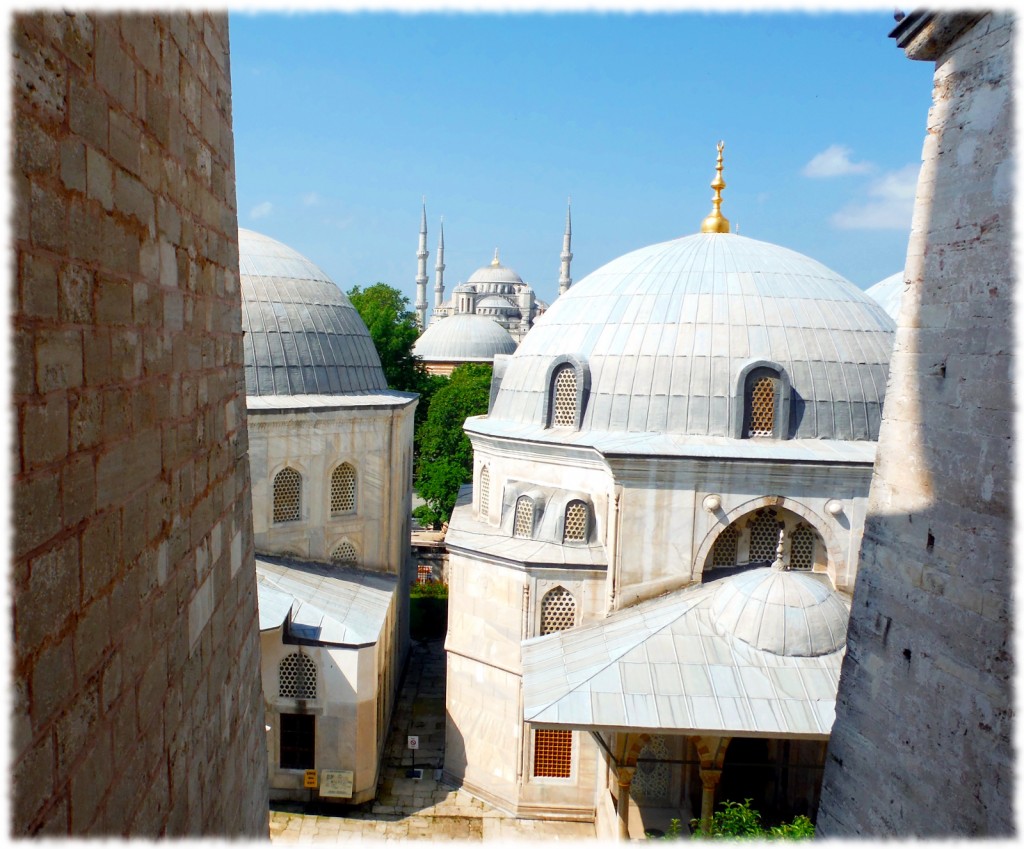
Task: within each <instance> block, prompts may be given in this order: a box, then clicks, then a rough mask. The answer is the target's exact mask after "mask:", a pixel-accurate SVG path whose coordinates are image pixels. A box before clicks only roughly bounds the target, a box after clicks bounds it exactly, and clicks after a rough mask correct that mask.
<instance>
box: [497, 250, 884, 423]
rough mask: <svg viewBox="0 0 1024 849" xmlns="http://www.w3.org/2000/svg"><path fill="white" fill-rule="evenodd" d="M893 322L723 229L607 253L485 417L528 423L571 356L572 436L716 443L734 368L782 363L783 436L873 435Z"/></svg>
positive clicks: (834, 279)
mask: <svg viewBox="0 0 1024 849" xmlns="http://www.w3.org/2000/svg"><path fill="white" fill-rule="evenodd" d="M893 329H894V324H893V321H892V319H891V318H890V317H889V316H888V315H887V314H886V313H885V311H884V310H883V309H882V308H881V307H880V306H879V305H878V304H877V303H876V302H875V301H873V300H872V299H870V298H868V297H867V296H866V295H865V294H864V293H863V292H862V291H861V290H860V289H858V288H857V287H856V286H854V285H853V284H852V283H850V282H849V281H848V280H845V279H844V278H843V277H841V276H840V275H838V274H836V273H835V272H833V271H830V270H829V269H828V268H826V267H825V266H824V265H822V264H821V263H819V262H816V261H815V260H812V259H810V258H808V257H805V256H803V255H801V254H798V253H796V252H794V251H791V250H787V249H786V248H782V247H779V246H777V245H771V244H767V243H765V242H758V241H755V240H753V239H748V238H746V237H743V236H738V235H735V234H730V233H709V234H705V233H698V234H696V235H692V236H687V237H684V238H681V239H676V240H674V241H671V242H663V243H661V244H657V245H652V246H650V247H647V248H642V249H641V250H638V251H634V252H632V253H629V254H626V255H625V256H622V257H619V258H618V259H616V260H613V261H612V262H610V263H608V264H607V265H605V266H603V267H602V268H599V269H598V270H597V271H595V272H593V273H592V274H590V275H588V276H587V277H586V278H584V279H583V280H581V281H580V282H579V283H577V284H575V285H574V286H573V287H572V288H571V289H570V290H569V291H568V292H566V293H565V294H564V295H562V296H560V297H559V298H558V299H557V300H556V301H555V302H554V303H553V304H552V305H551V308H550V309H549V310H547V312H545V313H544V315H543V316H542V317H541V318H540V319H538V320H537V322H536V323H535V324H534V326H533V329H532V330H531V331H530V332H529V334H527V336H526V337H525V338H524V340H523V342H522V344H520V346H519V349H518V350H517V351H516V353H515V354H514V355H513V356H512V357H511V358H510V359H509V362H508V367H507V369H506V372H505V375H504V377H503V379H502V383H501V389H500V391H499V392H498V394H497V397H496V398H495V402H494V405H493V407H492V410H491V413H490V415H491V416H492V417H493V418H495V419H502V420H505V421H508V422H518V423H525V422H541V420H542V416H543V410H544V404H545V397H546V394H547V392H548V390H549V387H548V386H547V380H548V373H549V368H550V367H551V366H552V364H553V363H554V362H555V361H556V360H557V359H558V358H559V357H561V356H564V355H573V356H575V357H576V358H577V359H578V360H581V361H584V362H585V363H586V365H587V367H588V368H589V372H590V390H589V396H588V398H587V401H586V409H585V413H584V416H583V421H582V429H584V430H594V431H606V432H619V433H623V432H655V433H657V432H661V433H673V434H691V435H717V436H729V435H730V434H731V432H732V426H733V424H732V423H733V420H734V415H735V413H736V411H735V410H734V404H735V403H736V402H735V399H734V395H735V394H736V385H737V381H738V378H739V374H740V372H741V370H742V369H743V368H744V366H746V365H748V364H750V363H752V362H755V361H760V360H766V361H771V362H774V363H777V364H779V365H780V366H782V367H783V368H784V369H785V370H786V372H787V374H788V376H789V379H790V381H791V384H792V388H793V392H794V398H795V403H794V405H793V408H792V409H793V412H792V414H791V426H792V428H791V430H792V434H791V435H793V436H794V437H796V438H817V439H854V440H876V439H877V438H878V426H879V423H880V421H881V407H882V400H883V397H884V394H885V384H886V375H887V371H888V363H889V355H890V351H891V349H892V336H893Z"/></svg>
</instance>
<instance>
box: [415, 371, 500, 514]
mask: <svg viewBox="0 0 1024 849" xmlns="http://www.w3.org/2000/svg"><path fill="white" fill-rule="evenodd" d="M490 392H491V367H490V365H486V364H478V363H467V364H466V365H461V366H459V367H458V368H457V369H455V371H453V372H452V374H451V377H450V378H449V379H448V381H447V383H446V384H445V385H443V386H441V387H440V388H439V389H437V390H436V392H435V393H434V396H433V398H432V399H431V400H430V406H429V409H428V411H427V417H426V420H425V421H424V422H423V424H422V426H421V427H420V429H419V432H418V434H417V444H418V453H419V457H418V461H417V469H416V492H417V493H418V494H419V496H420V498H422V499H423V501H424V502H425V504H424V505H423V506H421V507H417V508H416V511H415V515H416V518H418V519H419V520H420V521H421V522H423V523H424V524H428V525H433V526H435V527H436V526H438V525H441V524H442V523H444V522H447V521H448V519H449V518H450V517H451V514H452V510H453V509H454V507H455V501H456V499H457V498H458V495H459V488H460V487H461V486H462V485H463V484H464V483H467V482H469V481H471V480H472V479H473V448H472V446H471V445H470V442H469V439H468V438H467V437H466V434H465V433H464V432H463V430H462V425H463V424H464V423H465V421H466V419H467V418H469V417H470V416H479V415H482V414H484V413H486V412H487V404H488V400H489V398H490Z"/></svg>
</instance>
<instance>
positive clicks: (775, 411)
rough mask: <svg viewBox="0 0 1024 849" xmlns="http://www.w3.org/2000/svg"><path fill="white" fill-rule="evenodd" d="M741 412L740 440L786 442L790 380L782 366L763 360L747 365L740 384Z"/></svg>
mask: <svg viewBox="0 0 1024 849" xmlns="http://www.w3.org/2000/svg"><path fill="white" fill-rule="evenodd" d="M737 383H738V385H737V396H738V397H737V398H736V400H737V407H738V408H739V411H740V412H742V420H741V421H740V422H739V428H738V431H739V432H738V433H737V434H736V435H737V436H738V437H739V438H740V439H759V438H767V439H786V438H788V436H789V415H788V414H789V396H790V387H789V379H788V378H787V376H786V372H785V370H784V369H783V368H782V366H780V365H778V364H776V363H770V362H767V361H764V360H760V361H758V362H755V363H748V364H747V366H746V367H745V368H744V369H743V370H742V372H741V373H740V378H739V381H738V382H737Z"/></svg>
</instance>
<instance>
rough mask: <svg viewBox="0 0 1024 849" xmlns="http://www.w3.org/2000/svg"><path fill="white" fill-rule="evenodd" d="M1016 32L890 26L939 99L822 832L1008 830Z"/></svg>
mask: <svg viewBox="0 0 1024 849" xmlns="http://www.w3.org/2000/svg"><path fill="white" fill-rule="evenodd" d="M922 17H923V20H922ZM922 24H923V26H922ZM1012 29H1013V20H1012V18H1011V16H1009V15H1007V14H995V15H984V16H982V15H979V14H973V15H965V14H938V15H935V16H934V17H931V18H930V19H929V18H928V17H927V16H918V15H917V14H915V15H914V16H911V17H909V18H908V19H906V20H905V21H904V22H903V23H902V24H901V26H900V27H898V28H897V30H896V31H895V32H894V35H896V36H897V37H898V38H899V42H898V43H899V46H901V47H904V48H905V49H906V51H907V54H908V56H910V58H916V59H925V60H930V61H931V60H934V61H935V62H936V71H935V87H934V104H933V107H932V109H931V112H930V115H929V120H928V128H927V140H926V142H925V147H924V156H923V158H924V164H923V168H922V171H921V177H920V181H919V183H918V195H917V202H916V207H915V213H914V221H913V227H912V234H911V239H910V245H909V248H908V255H907V264H906V281H907V283H906V285H907V291H906V293H905V295H904V298H903V304H902V312H901V315H900V320H899V327H898V330H897V334H896V344H895V350H894V353H893V358H892V366H891V369H890V379H889V387H888V391H887V393H886V399H885V414H884V418H883V422H882V427H881V435H880V439H879V451H878V462H877V465H876V469H875V475H874V479H873V481H872V487H871V495H870V502H869V515H868V520H867V524H866V529H865V533H864V542H863V547H862V550H861V558H860V570H859V573H858V576H857V583H856V588H855V593H854V606H853V613H852V619H851V622H850V632H849V642H848V648H847V654H846V659H845V662H844V664H843V671H842V678H841V680H840V685H839V699H838V703H837V705H836V722H835V726H834V728H833V732H832V739H831V742H830V745H829V752H828V758H827V765H826V769H825V775H824V786H823V791H822V802H821V808H820V811H819V817H818V829H819V832H820V833H821V834H823V835H826V836H840V835H849V834H860V835H870V834H876V835H892V836H900V837H913V836H937V835H986V836H995V835H1009V834H1012V833H1013V830H1014V811H1013V800H1014V795H1013V788H1014V777H1013V750H1012V731H1011V728H1012V717H1013V697H1012V688H1011V675H1012V672H1013V666H1014V663H1013V648H1012V644H1011V615H1012V613H1011V611H1012V598H1011V596H1012V564H1013V553H1012V550H1011V544H1010V535H1011V533H1012V482H1013V458H1012V453H1013V452H1012V428H1013V409H1014V407H1013V402H1014V381H1013V357H1012V345H1013V330H1012V316H1013V306H1012V303H1013V287H1014V280H1013V255H1012V248H1011V244H1012V234H1013V216H1012V204H1013V194H1012V192H1013V153H1012V150H1013V127H1012V115H1013V101H1012V96H1011V95H1012V89H1011V75H1012V66H1013V50H1012V43H1013V42H1012Z"/></svg>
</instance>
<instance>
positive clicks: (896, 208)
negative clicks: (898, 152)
mask: <svg viewBox="0 0 1024 849" xmlns="http://www.w3.org/2000/svg"><path fill="white" fill-rule="evenodd" d="M919 171H920V166H919V165H907V166H906V167H904V168H901V169H900V170H899V171H890V172H889V173H888V174H883V175H882V176H881V177H879V178H878V179H877V180H875V181H874V182H873V183H872V184H871V185H870V186H869V187H868V195H870V196H871V198H873V199H872V200H869V201H866V202H864V203H850V204H847V205H846V206H845V207H843V208H842V209H840V210H839V211H838V212H837V213H835V214H834V215H833V216H832V224H833V225H834V226H835V227H838V228H839V229H840V230H909V229H910V220H911V216H912V215H913V212H914V195H915V193H916V191H917V176H918V172H919Z"/></svg>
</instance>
